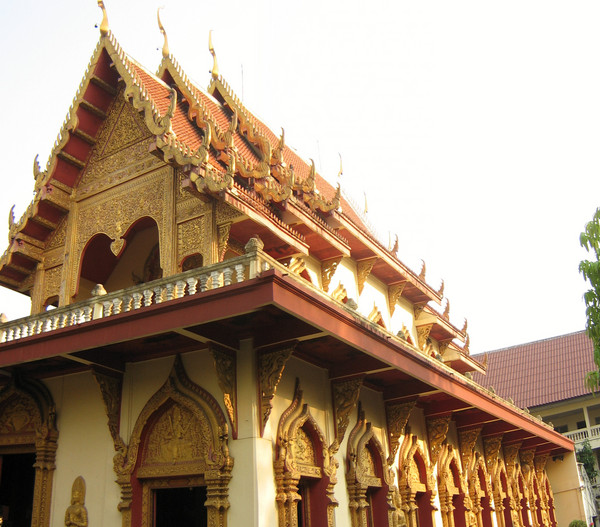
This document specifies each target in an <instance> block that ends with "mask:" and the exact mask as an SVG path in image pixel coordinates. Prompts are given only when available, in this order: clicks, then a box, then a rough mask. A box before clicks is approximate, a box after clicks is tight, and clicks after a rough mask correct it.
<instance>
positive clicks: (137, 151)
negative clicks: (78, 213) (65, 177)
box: [75, 138, 164, 201]
mask: <svg viewBox="0 0 600 527" xmlns="http://www.w3.org/2000/svg"><path fill="white" fill-rule="evenodd" d="M151 144H152V139H151V138H149V139H144V140H143V141H141V142H139V143H136V144H134V145H132V146H130V147H128V148H126V149H124V150H121V151H119V152H117V153H115V154H113V155H111V156H109V157H106V158H102V159H97V160H95V161H94V162H90V164H89V165H88V168H87V171H86V173H85V174H84V176H83V177H84V179H83V181H82V183H81V184H80V186H78V187H77V190H76V191H75V196H76V199H77V200H78V201H80V200H83V199H85V198H88V197H90V196H92V195H94V194H97V193H98V192H100V191H102V190H105V189H108V188H111V187H115V186H117V185H119V184H122V183H125V182H126V181H128V180H131V179H133V178H136V177H137V176H139V175H142V174H144V173H146V172H149V171H151V170H155V169H157V168H159V167H160V166H161V165H162V166H164V163H163V162H162V161H160V160H159V159H158V158H156V157H155V156H153V155H151V154H149V153H148V149H149V148H150V146H151Z"/></svg>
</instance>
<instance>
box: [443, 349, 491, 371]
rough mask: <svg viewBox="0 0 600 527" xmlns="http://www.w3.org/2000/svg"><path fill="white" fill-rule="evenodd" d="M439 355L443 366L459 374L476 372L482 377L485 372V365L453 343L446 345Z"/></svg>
mask: <svg viewBox="0 0 600 527" xmlns="http://www.w3.org/2000/svg"><path fill="white" fill-rule="evenodd" d="M441 355H442V359H443V361H444V364H447V365H448V366H450V367H451V368H452V369H454V370H456V371H458V372H460V373H467V372H473V371H477V372H479V373H481V374H482V375H485V372H486V371H487V365H486V364H484V363H482V362H480V361H479V360H477V358H476V357H473V356H471V355H469V354H467V353H465V352H464V350H463V349H462V348H460V347H458V346H457V345H456V344H454V343H453V342H451V343H449V344H448V346H447V347H446V348H445V349H444V350H443V353H441Z"/></svg>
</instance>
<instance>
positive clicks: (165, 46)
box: [156, 6, 169, 59]
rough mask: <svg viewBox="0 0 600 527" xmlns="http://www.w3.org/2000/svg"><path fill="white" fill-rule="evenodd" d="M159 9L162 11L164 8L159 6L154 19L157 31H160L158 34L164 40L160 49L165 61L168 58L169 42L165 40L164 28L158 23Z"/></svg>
mask: <svg viewBox="0 0 600 527" xmlns="http://www.w3.org/2000/svg"><path fill="white" fill-rule="evenodd" d="M161 9H164V6H161V7H159V8H158V9H157V10H156V19H157V20H158V29H159V30H160V32H161V33H162V36H163V37H164V39H165V41H164V42H163V47H162V56H163V57H164V58H165V59H167V58H169V41H168V40H167V32H166V31H165V28H164V26H163V25H162V22H161V21H160V10H161Z"/></svg>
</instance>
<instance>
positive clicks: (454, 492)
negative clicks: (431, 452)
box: [438, 445, 467, 527]
mask: <svg viewBox="0 0 600 527" xmlns="http://www.w3.org/2000/svg"><path fill="white" fill-rule="evenodd" d="M438 490H439V493H440V511H441V514H442V524H443V526H444V527H451V526H453V525H454V514H453V511H454V509H455V507H454V502H455V496H457V497H458V498H457V499H456V501H458V500H460V499H462V500H463V501H464V499H465V495H466V494H467V489H466V488H465V483H464V480H463V478H462V477H461V474H460V470H459V463H458V456H457V455H456V450H454V448H453V447H452V445H445V446H444V448H443V449H442V453H441V454H440V460H439V462H438ZM461 494H462V496H460V495H461Z"/></svg>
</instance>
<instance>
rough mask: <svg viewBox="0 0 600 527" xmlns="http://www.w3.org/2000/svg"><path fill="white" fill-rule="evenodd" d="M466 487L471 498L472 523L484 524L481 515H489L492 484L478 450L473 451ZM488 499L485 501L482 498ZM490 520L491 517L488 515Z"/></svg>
mask: <svg viewBox="0 0 600 527" xmlns="http://www.w3.org/2000/svg"><path fill="white" fill-rule="evenodd" d="M480 473H481V474H483V488H482V482H481V479H480ZM468 488H469V495H470V498H471V500H470V501H471V507H470V511H471V516H473V515H474V518H473V521H472V522H471V523H473V524H474V525H480V524H484V523H485V522H484V520H483V515H488V514H489V515H490V516H491V512H490V506H491V503H492V496H493V492H492V486H491V479H490V476H489V474H488V471H487V468H486V464H485V461H484V459H483V456H481V454H480V453H479V452H474V454H473V457H472V462H471V467H470V468H469V472H468ZM486 498H487V499H488V502H487V503H486V502H485V501H484V500H485V499H486ZM490 521H491V517H490Z"/></svg>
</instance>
